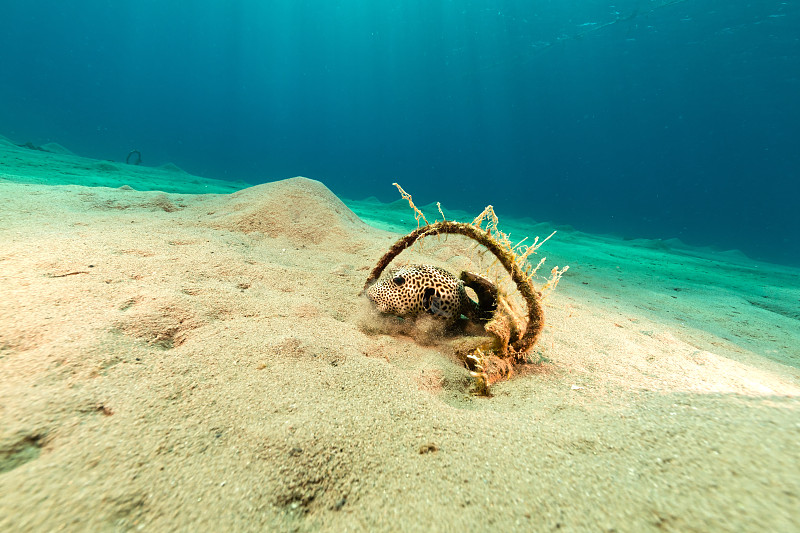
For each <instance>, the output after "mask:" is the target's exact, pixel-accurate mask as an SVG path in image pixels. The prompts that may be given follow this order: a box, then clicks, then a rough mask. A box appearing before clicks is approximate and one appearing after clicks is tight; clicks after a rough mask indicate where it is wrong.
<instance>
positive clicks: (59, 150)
mask: <svg viewBox="0 0 800 533" xmlns="http://www.w3.org/2000/svg"><path fill="white" fill-rule="evenodd" d="M40 148H41V149H42V150H44V151H45V152H50V153H51V154H60V155H75V153H74V152H73V151H72V150H70V149H69V148H64V147H63V146H61V145H60V144H58V143H47V144H43V145H42V146H40Z"/></svg>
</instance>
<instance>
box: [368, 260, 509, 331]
mask: <svg viewBox="0 0 800 533" xmlns="http://www.w3.org/2000/svg"><path fill="white" fill-rule="evenodd" d="M465 287H470V288H472V290H474V291H475V294H476V295H477V296H478V301H477V302H476V301H474V300H473V299H472V298H470V297H469V295H468V294H467V291H466V288H465ZM367 296H368V297H369V299H370V300H372V302H373V303H374V304H375V306H376V307H377V308H378V310H379V311H380V312H381V313H385V314H390V315H396V316H400V317H414V316H418V315H421V314H423V313H427V314H430V315H433V316H435V317H439V318H442V319H445V320H447V321H453V322H455V321H456V320H458V319H459V318H461V316H462V315H463V316H465V317H467V318H468V319H470V320H474V321H477V322H486V321H488V320H490V319H491V318H492V316H493V314H494V311H495V310H496V309H497V288H496V287H495V285H494V284H493V283H492V282H491V281H489V280H488V279H486V278H484V277H483V276H480V275H478V274H475V273H473V272H466V271H465V272H462V273H461V277H460V279H459V278H456V277H455V276H454V275H452V274H451V273H450V272H448V271H447V270H445V269H443V268H439V267H435V266H432V265H406V266H404V267H401V268H397V269H394V270H392V271H390V272H388V273H387V275H386V276H384V277H383V278H381V279H379V280H378V281H376V282H375V283H374V284H372V285H371V286H370V287H369V288H368V289H367Z"/></svg>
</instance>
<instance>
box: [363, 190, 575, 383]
mask: <svg viewBox="0 0 800 533" xmlns="http://www.w3.org/2000/svg"><path fill="white" fill-rule="evenodd" d="M393 185H394V186H395V187H397V189H398V190H399V191H400V194H401V195H402V197H403V198H404V199H405V200H407V201H408V203H409V205H410V206H411V208H412V209H413V210H414V216H415V219H416V220H417V226H418V227H417V229H416V230H414V231H412V232H411V233H409V234H408V235H406V236H404V237H402V238H401V239H399V240H398V241H397V242H395V243H394V244H393V245H392V246H391V248H389V251H387V252H386V253H385V254H384V255H383V257H381V258H380V259H379V260H378V263H377V265H376V266H375V268H373V269H372V272H370V275H369V277H368V278H367V280H366V282H365V283H364V289H363V292H365V293H367V295H368V296H369V297H370V299H371V300H372V301H373V302H375V303H376V305H377V306H378V308H379V309H380V310H381V311H382V312H385V313H389V314H397V315H401V316H402V315H404V314H413V313H417V312H423V311H424V312H427V313H430V314H433V315H435V316H441V317H442V318H447V319H453V318H456V319H457V318H459V317H460V315H461V314H464V315H465V316H466V317H467V318H469V319H472V320H476V315H475V313H476V309H477V311H478V312H480V313H482V314H483V315H482V317H481V318H480V320H476V321H479V322H482V323H484V328H485V331H486V332H488V333H490V334H491V335H492V336H493V337H494V339H495V340H494V342H492V343H491V344H490V345H487V346H482V347H479V348H477V349H475V350H473V351H472V352H470V353H469V354H467V355H466V357H465V361H464V362H465V364H466V366H467V367H468V368H469V370H470V373H471V375H472V376H473V378H474V380H475V392H476V393H478V394H488V391H489V384H490V383H492V382H495V381H497V380H499V379H504V378H507V377H508V376H510V375H511V374H512V373H513V367H512V365H511V363H523V362H525V361H526V359H527V355H528V353H529V352H530V350H531V349H532V348H533V346H534V345H535V344H536V341H537V340H538V339H539V336H540V334H541V332H542V329H543V328H544V311H543V309H542V303H541V301H542V297H543V296H544V295H545V294H546V293H547V292H549V291H552V290H553V289H555V287H556V285H558V282H559V280H560V279H561V276H562V275H563V274H564V272H566V271H567V269H568V268H569V267H566V266H565V267H564V268H560V269H559V268H558V267H554V268H553V269H552V270H551V273H550V278H549V279H548V280H547V282H546V283H545V285H544V286H543V287H542V289H541V290H536V288H535V287H534V285H533V277H534V276H535V274H536V272H537V270H538V269H539V267H541V265H542V264H543V263H544V259H542V260H541V261H539V262H538V264H536V266H534V265H533V264H532V263H529V262H528V258H529V257H530V256H531V255H532V254H534V253H535V252H536V250H537V249H538V248H539V247H540V246H541V245H542V244H544V243H545V242H546V241H547V240H548V239H550V237H552V236H553V235H554V234H555V232H553V233H551V234H550V235H549V236H548V237H547V238H545V239H544V240H542V241H541V242H540V241H539V238H538V237H536V239H534V241H533V243H532V244H530V245H525V244H524V241H525V239H523V241H520V242H519V243H517V244H516V245H514V244H512V243H511V241H510V239H509V236H508V235H507V234H505V233H503V232H502V231H501V230H500V229H499V228H498V222H499V221H498V218H497V215H496V214H495V212H494V208H493V207H492V206H491V205H490V206H487V207H486V209H484V210H483V212H482V213H481V214H480V215H478V216H477V217H476V218H475V219H474V220H473V221H472V222H471V223H465V222H455V221H450V220H445V219H444V213H442V211H441V205H440V204H438V203H437V205H438V206H439V212H440V213H441V214H442V218H443V220H441V221H435V222H433V223H430V222H428V220H427V219H426V218H425V215H424V214H423V213H422V212H421V211H420V210H419V209H418V208H417V207H416V206H415V205H414V202H413V200H412V198H411V195H410V194H408V193H407V192H405V191H404V190H403V188H402V187H400V185H398V184H397V183H394V184H393ZM421 222H424V223H425V225H421ZM433 235H463V236H465V237H467V238H469V239H472V240H473V241H475V242H476V243H477V244H478V245H481V246H483V247H484V248H485V249H486V250H488V252H490V253H491V254H492V255H493V256H494V258H495V263H499V264H500V265H502V267H503V268H504V269H505V270H506V272H507V273H508V275H509V276H510V278H511V281H513V283H514V285H515V287H516V289H517V291H518V292H519V294H520V295H521V296H522V298H523V300H524V301H525V304H526V307H527V313H526V316H520V314H519V313H518V312H516V311H515V310H514V308H513V306H512V305H511V303H510V301H509V297H508V295H506V294H504V293H503V291H501V290H500V289H499V286H498V285H496V284H494V283H492V282H491V281H489V280H488V279H486V278H484V277H483V276H480V275H477V274H474V273H470V272H462V274H461V277H460V281H461V283H462V284H463V285H457V284H455V283H454V282H455V280H456V278H455V277H454V276H453V275H452V274H450V273H448V272H447V271H445V270H443V269H439V268H438V267H433V266H430V265H412V266H410V267H404V269H399V270H395V271H392V275H391V276H390V277H389V278H386V279H383V280H380V281H378V280H379V278H380V277H381V274H382V273H383V271H384V270H385V269H386V267H387V266H388V265H389V264H390V263H391V262H392V260H394V258H395V257H397V256H398V255H399V254H400V253H401V252H403V250H405V249H407V248H409V247H411V246H412V245H413V244H414V243H415V242H417V241H418V240H421V239H423V238H424V237H428V236H433ZM429 269H435V271H436V272H437V273H438V275H439V277H440V280H445V279H446V280H447V281H448V282H449V285H447V287H448V290H449V292H447V293H446V295H447V296H449V301H446V300H448V299H447V298H443V295H445V293H442V292H441V291H439V292H437V289H436V288H434V286H433V285H431V286H428V285H426V284H425V283H426V282H431V281H433V280H434V278H433V277H431V276H428V277H425V276H422V275H421V273H422V272H429V271H430V270H429ZM442 273H443V274H442ZM409 274H411V275H413V276H414V277H413V280H414V283H412V284H411V285H410V289H411V290H410V292H404V289H402V290H401V288H402V287H403V286H404V285H405V283H406V282H407V280H408V279H409ZM464 285H466V286H468V287H470V288H472V289H473V290H474V291H475V293H476V295H477V296H478V299H479V303H475V302H474V301H472V300H471V298H469V297H468V296H466V293H464V298H466V300H468V301H465V300H463V299H462V296H461V291H463V290H464V288H463V287H464ZM426 291H427V294H428V301H427V302H426V301H425V299H424V298H425V293H426ZM401 294H404V295H405V296H400V295H401ZM435 297H438V298H439V300H438V301H434V300H432V299H433V298H435ZM489 302H491V303H489ZM444 304H447V308H446V309H445V308H444V307H443V305H444ZM459 310H460V311H461V312H458V311H459ZM464 311H466V312H464Z"/></svg>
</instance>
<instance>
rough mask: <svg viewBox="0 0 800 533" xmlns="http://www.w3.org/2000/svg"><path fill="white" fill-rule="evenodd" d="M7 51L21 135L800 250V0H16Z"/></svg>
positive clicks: (118, 154)
mask: <svg viewBox="0 0 800 533" xmlns="http://www.w3.org/2000/svg"><path fill="white" fill-rule="evenodd" d="M69 4H78V6H77V7H76V6H75V5H69ZM0 50H1V51H2V52H0V65H1V67H0V68H1V70H0V134H3V135H6V136H8V137H10V138H12V139H15V140H17V141H18V142H25V141H32V142H34V143H36V144H41V143H45V142H50V141H53V142H58V143H60V144H62V145H64V146H67V147H68V148H70V149H71V150H73V151H75V152H77V153H80V154H82V155H86V156H90V157H97V158H103V159H114V160H123V159H124V158H125V155H126V154H127V153H128V152H129V151H130V150H132V149H134V148H135V149H138V150H140V151H141V152H142V155H143V159H144V163H145V164H153V165H156V164H161V163H165V162H167V161H172V162H174V163H176V164H178V165H179V166H181V167H182V168H184V169H186V170H187V171H189V172H192V173H195V174H200V175H204V176H208V177H214V178H222V179H231V180H240V179H243V180H246V181H249V182H253V183H259V182H263V181H272V180H275V179H281V178H285V177H291V176H295V175H305V176H307V177H311V178H315V179H319V180H321V181H323V182H324V183H325V184H326V185H328V187H330V188H331V189H332V190H333V191H334V192H335V193H337V194H338V195H340V196H343V197H346V198H354V199H358V198H364V197H367V196H377V197H378V198H380V199H381V200H384V201H390V200H395V199H396V198H397V194H396V191H395V189H394V188H393V187H391V182H393V181H399V182H400V183H401V184H402V185H403V186H404V187H405V188H406V190H408V191H410V192H412V193H413V194H414V198H415V200H416V201H417V202H418V203H420V204H424V203H427V202H430V201H434V200H440V201H442V202H443V203H444V204H445V205H446V206H448V207H452V208H463V209H469V210H473V211H476V212H477V211H478V210H480V209H482V208H483V207H484V205H485V204H487V203H492V204H494V205H495V208H496V209H497V210H498V212H500V213H501V215H502V214H504V213H505V214H507V215H514V216H530V217H532V218H534V219H536V220H540V221H545V220H549V221H554V222H557V223H562V224H571V225H573V226H575V227H577V228H579V229H582V230H586V231H590V232H608V233H614V234H618V235H622V236H625V237H656V238H671V237H678V238H680V239H682V240H684V241H685V242H687V243H689V244H695V245H712V246H716V247H720V248H738V249H741V250H743V251H744V252H745V253H747V254H748V255H750V256H751V257H754V258H759V259H765V260H771V261H775V262H781V263H791V264H800V244H799V243H798V238H797V235H798V234H800V214H798V209H799V208H800V200H798V198H799V197H800V195H799V193H800V1H798V0H786V1H779V0H758V1H752V0H751V1H747V2H744V1H738V0H708V1H704V0H683V1H665V0H657V1H649V0H621V1H614V2H612V1H595V0H582V1H580V0H572V1H570V0H549V1H548V0H539V1H536V0H525V1H522V0H516V1H514V0H505V1H502V0H495V1H488V0H463V1H455V0H453V1H445V0H439V1H436V0H406V1H404V0H398V1H397V2H365V1H363V0H359V1H357V0H341V1H334V0H328V1H325V0H314V1H312V0H273V1H268V0H243V1H238V2H237V1H229V2H221V1H219V0H194V1H192V2H186V1H182V0H181V1H177V0H173V1H169V0H139V1H136V2H131V1H127V0H107V1H101V0H83V1H81V2H70V3H68V2H57V1H55V0H52V1H44V0H25V1H22V0H5V1H4V2H3V7H2V15H0Z"/></svg>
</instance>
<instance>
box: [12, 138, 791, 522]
mask: <svg viewBox="0 0 800 533" xmlns="http://www.w3.org/2000/svg"><path fill="white" fill-rule="evenodd" d="M0 148H2V153H1V154H0V198H2V209H0V243H2V247H0V530H1V531H54V530H64V531H104V530H109V531H117V530H144V531H270V530H275V531H295V530H297V531H318V530H321V531H486V530H494V531H514V530H516V531H550V530H557V529H558V530H564V531H656V530H666V531H786V532H789V531H798V530H800V400H799V398H800V370H798V368H799V367H800V313H798V311H797V309H798V301H800V282H799V281H798V279H799V278H798V270H797V269H792V268H788V267H780V266H775V265H768V264H763V263H756V262H754V261H750V260H748V259H747V258H744V257H741V256H739V255H737V254H735V253H729V254H722V253H712V252H709V251H704V250H691V249H688V248H685V247H681V246H679V245H678V244H677V243H670V242H661V241H622V240H619V239H614V238H611V237H602V236H593V235H587V234H583V233H580V232H577V231H574V230H569V229H564V230H562V231H559V233H558V234H557V235H556V236H555V237H554V238H553V239H552V240H551V241H550V242H548V243H547V244H546V245H545V248H543V249H542V251H541V252H542V254H544V255H548V265H555V264H561V265H563V264H569V265H570V270H569V271H568V273H567V274H566V275H565V276H564V278H563V279H562V281H561V284H560V286H559V287H558V290H557V291H556V292H554V293H553V294H551V295H550V296H549V297H548V299H547V300H546V307H545V312H546V322H547V324H546V328H545V331H544V334H543V337H542V339H541V341H540V342H539V344H538V345H537V347H536V349H535V351H534V354H533V355H534V356H535V358H536V359H537V360H539V361H540V362H539V363H538V364H532V365H529V366H527V367H524V368H522V369H520V371H519V372H518V373H517V374H516V375H515V376H514V377H513V378H512V379H510V380H508V381H506V382H502V383H499V384H496V385H495V386H494V387H493V393H494V396H493V397H492V398H479V397H475V396H472V395H471V394H470V393H469V387H470V378H469V375H468V372H467V370H466V369H465V368H464V367H463V365H462V364H461V363H460V362H459V360H458V359H457V358H456V357H454V356H453V354H452V353H449V352H448V351H447V350H445V349H442V347H441V346H438V345H435V344H434V345H423V344H420V343H418V342H416V341H415V340H414V339H413V338H412V337H409V336H392V335H387V334H384V333H381V332H379V331H378V332H376V331H374V329H373V328H371V327H369V320H370V315H369V313H368V311H366V310H365V309H366V305H365V302H364V298H363V297H362V296H360V295H359V293H360V290H361V288H362V285H363V283H364V280H365V279H366V277H367V275H368V273H369V270H370V269H371V268H372V266H373V265H374V263H375V262H376V260H377V259H378V258H379V257H380V256H381V255H382V254H383V253H384V252H385V251H386V249H387V248H388V246H389V245H390V244H391V243H392V242H393V241H394V240H395V239H396V238H397V237H398V235H399V234H398V233H396V232H392V231H389V230H391V229H393V228H394V227H393V226H392V224H400V223H401V222H403V221H405V223H406V224H407V223H408V222H409V219H412V221H413V217H412V216H411V214H410V212H409V210H408V207H407V206H402V205H400V204H390V205H388V206H387V205H385V204H380V203H378V202H376V201H371V200H365V201H359V202H348V205H345V204H344V203H343V202H342V201H340V200H339V199H338V198H337V197H336V196H334V195H333V194H332V193H331V192H330V191H329V190H328V189H327V188H326V187H325V186H324V185H323V184H322V183H320V182H318V181H313V180H309V179H305V178H293V179H290V180H284V181H279V182H274V183H268V184H264V185H259V186H255V187H250V188H247V189H243V190H240V191H238V192H235V193H232V194H221V193H222V192H224V190H223V189H224V184H223V183H220V182H216V183H212V182H211V181H210V180H208V181H207V182H206V181H203V180H202V179H201V178H195V177H191V182H192V183H194V184H195V185H197V186H202V187H209V188H210V189H209V190H212V191H213V192H215V193H216V194H179V193H169V194H168V193H164V192H142V191H138V190H135V189H136V188H137V185H138V184H141V182H142V180H144V179H150V180H152V181H153V182H157V181H158V179H165V178H164V177H163V176H161V175H160V174H159V172H160V173H163V172H166V171H164V170H152V171H148V170H147V169H143V168H140V167H136V168H135V169H134V168H131V169H129V168H128V166H127V165H122V164H116V165H111V164H110V163H102V162H92V161H91V160H85V159H83V158H77V157H76V156H72V155H69V154H49V153H44V152H35V151H32V150H26V149H23V148H18V147H15V146H13V145H11V144H10V143H5V144H3V145H2V146H0ZM103 165H105V166H106V167H108V166H111V167H112V168H104V167H103ZM65 169H67V170H65ZM65 172H66V173H67V174H69V175H70V176H71V177H72V178H71V179H74V180H75V181H76V182H79V183H80V182H81V180H85V182H86V183H91V184H93V185H96V183H93V182H92V180H93V179H96V178H97V176H98V175H99V174H102V173H105V174H113V175H114V178H113V179H116V180H121V181H120V183H126V184H127V185H129V186H128V187H122V188H119V187H114V188H111V187H98V186H93V187H88V186H84V185H53V184H52V182H55V183H63V182H64V181H65V178H64V173H65ZM134 172H135V173H136V174H134ZM105 174H104V175H105ZM49 178H52V179H51V180H50V181H48V179H49ZM175 179H176V180H177V179H188V178H185V177H180V178H179V177H176V178H175ZM67 181H68V180H67ZM412 192H413V191H412ZM442 200H443V201H445V202H446V199H442ZM490 200H491V199H487V203H488V202H489V201H490ZM356 213H358V215H356ZM501 215H502V214H501ZM473 216H474V214H473ZM534 216H535V214H534ZM462 220H470V218H469V216H468V215H465V217H464V218H462ZM503 222H507V223H505V224H503V228H504V229H506V230H509V229H510V230H513V232H514V234H517V235H540V236H546V235H547V234H549V232H550V231H551V228H550V227H549V226H547V225H546V224H534V223H533V222H530V221H513V220H509V221H503V220H502V219H501V224H502V223H503ZM379 228H383V229H379ZM398 228H399V226H398ZM398 228H394V229H398ZM457 246H458V243H457V242H443V241H434V243H433V244H432V245H430V246H429V247H428V248H427V250H428V251H427V252H426V251H425V250H424V249H423V251H422V252H420V251H419V250H415V251H409V252H406V253H405V254H404V255H403V256H402V257H403V258H404V260H406V261H410V262H419V261H425V262H434V263H437V264H440V265H442V266H445V267H448V266H449V267H451V269H452V270H455V268H453V265H454V260H453V259H452V258H454V257H457V256H458V249H457ZM431 250H435V253H433V252H431Z"/></svg>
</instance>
